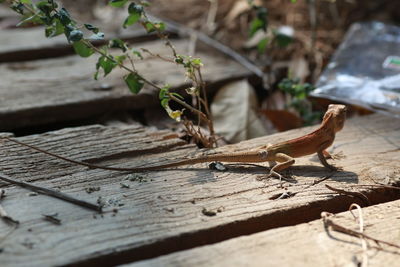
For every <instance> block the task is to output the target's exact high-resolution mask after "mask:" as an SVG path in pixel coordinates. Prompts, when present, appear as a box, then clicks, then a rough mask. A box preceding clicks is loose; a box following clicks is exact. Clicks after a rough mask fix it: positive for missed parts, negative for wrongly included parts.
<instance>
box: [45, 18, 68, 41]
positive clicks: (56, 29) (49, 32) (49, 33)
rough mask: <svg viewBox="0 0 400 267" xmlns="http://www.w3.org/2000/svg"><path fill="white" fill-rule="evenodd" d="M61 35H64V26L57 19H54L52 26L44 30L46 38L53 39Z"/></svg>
mask: <svg viewBox="0 0 400 267" xmlns="http://www.w3.org/2000/svg"><path fill="white" fill-rule="evenodd" d="M62 33H64V26H63V25H62V24H61V22H60V21H59V20H58V19H56V20H55V21H54V23H53V24H52V25H50V26H47V27H46V29H45V34H46V37H54V36H57V35H60V34H62Z"/></svg>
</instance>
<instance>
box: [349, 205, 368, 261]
mask: <svg viewBox="0 0 400 267" xmlns="http://www.w3.org/2000/svg"><path fill="white" fill-rule="evenodd" d="M353 208H356V209H357V211H358V224H359V229H360V230H359V231H360V233H364V218H363V214H362V209H361V207H360V205H358V204H356V203H352V204H351V205H350V207H349V211H350V213H351V215H353V217H354V219H355V220H356V221H357V217H356V216H355V215H354V214H353V210H352V209H353ZM360 240H361V247H362V249H363V254H362V262H361V267H364V266H365V267H366V266H368V254H367V252H368V244H367V241H366V240H365V238H364V237H360Z"/></svg>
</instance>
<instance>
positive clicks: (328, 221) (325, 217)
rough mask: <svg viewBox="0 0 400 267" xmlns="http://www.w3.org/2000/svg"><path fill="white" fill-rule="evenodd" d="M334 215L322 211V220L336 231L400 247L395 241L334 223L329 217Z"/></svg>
mask: <svg viewBox="0 0 400 267" xmlns="http://www.w3.org/2000/svg"><path fill="white" fill-rule="evenodd" d="M332 216H333V214H332V213H329V212H325V211H324V212H322V213H321V217H322V220H323V222H324V224H325V225H326V226H330V227H331V228H332V230H334V231H336V232H340V233H343V234H348V235H351V236H354V237H358V238H360V237H363V238H366V239H368V240H372V241H374V242H375V243H376V244H377V245H379V244H385V245H388V246H391V247H395V248H398V249H400V246H399V245H396V244H394V243H390V242H387V241H384V240H380V239H376V238H374V237H371V236H368V235H366V234H364V233H360V232H359V231H355V230H351V229H348V228H346V227H343V226H341V225H338V224H336V223H334V222H333V221H332V220H331V219H330V218H329V217H332Z"/></svg>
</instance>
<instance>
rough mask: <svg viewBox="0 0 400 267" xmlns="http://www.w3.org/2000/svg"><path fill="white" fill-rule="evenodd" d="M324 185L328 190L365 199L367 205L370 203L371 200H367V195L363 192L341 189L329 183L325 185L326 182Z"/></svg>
mask: <svg viewBox="0 0 400 267" xmlns="http://www.w3.org/2000/svg"><path fill="white" fill-rule="evenodd" d="M325 186H326V188H328V189H329V190H332V191H334V192H336V193H339V194H343V195H347V196H353V197H356V198H359V199H361V200H363V201H365V204H367V205H368V206H370V205H371V202H370V201H369V199H368V197H367V196H366V195H365V194H363V193H361V192H351V191H346V190H343V189H338V188H335V187H333V186H330V185H327V184H326V185H325Z"/></svg>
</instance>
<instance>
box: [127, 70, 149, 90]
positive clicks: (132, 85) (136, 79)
mask: <svg viewBox="0 0 400 267" xmlns="http://www.w3.org/2000/svg"><path fill="white" fill-rule="evenodd" d="M124 80H125V83H126V84H127V85H128V87H129V90H130V91H131V92H132V93H134V94H137V93H139V92H140V90H141V89H142V88H143V85H144V83H143V81H142V80H141V79H140V76H139V75H137V74H136V73H129V75H127V76H125V77H124Z"/></svg>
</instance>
